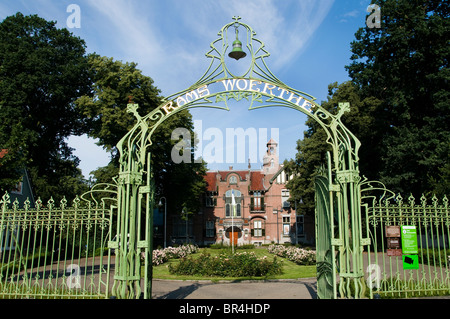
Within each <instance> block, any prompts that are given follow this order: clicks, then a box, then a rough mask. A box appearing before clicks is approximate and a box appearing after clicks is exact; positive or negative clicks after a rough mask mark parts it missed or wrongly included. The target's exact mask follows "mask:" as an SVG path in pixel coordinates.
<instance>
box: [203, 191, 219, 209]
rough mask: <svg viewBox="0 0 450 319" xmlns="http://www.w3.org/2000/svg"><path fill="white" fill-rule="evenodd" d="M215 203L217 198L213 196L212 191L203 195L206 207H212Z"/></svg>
mask: <svg viewBox="0 0 450 319" xmlns="http://www.w3.org/2000/svg"><path fill="white" fill-rule="evenodd" d="M216 205H217V199H216V198H214V195H213V193H212V192H206V196H205V206H206V207H214V206H216Z"/></svg>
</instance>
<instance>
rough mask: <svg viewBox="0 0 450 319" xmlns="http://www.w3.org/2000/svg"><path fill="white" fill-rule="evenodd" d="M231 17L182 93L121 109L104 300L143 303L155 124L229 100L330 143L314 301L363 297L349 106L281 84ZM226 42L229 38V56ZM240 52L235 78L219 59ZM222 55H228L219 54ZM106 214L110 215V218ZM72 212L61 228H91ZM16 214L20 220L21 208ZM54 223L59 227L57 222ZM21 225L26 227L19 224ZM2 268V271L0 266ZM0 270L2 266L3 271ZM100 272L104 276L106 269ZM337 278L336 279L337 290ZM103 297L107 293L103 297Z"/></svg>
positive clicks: (321, 190) (355, 144)
mask: <svg viewBox="0 0 450 319" xmlns="http://www.w3.org/2000/svg"><path fill="white" fill-rule="evenodd" d="M233 19H234V21H233V22H231V23H229V24H227V25H225V26H224V27H223V28H222V29H221V30H220V31H219V33H218V35H219V37H218V39H216V40H215V41H213V42H212V43H211V49H210V51H208V53H207V54H206V56H207V57H208V58H209V59H211V63H210V65H209V67H208V69H207V70H206V72H205V74H204V75H203V76H202V77H201V78H200V79H199V80H198V81H197V82H196V83H194V84H193V85H192V86H191V87H189V88H187V89H186V90H183V91H181V92H179V93H176V94H173V95H171V96H168V97H166V98H165V99H164V100H163V102H162V104H161V105H160V106H159V107H157V108H156V109H154V110H153V111H152V112H150V113H149V114H147V115H144V116H141V115H140V114H139V112H138V105H137V104H133V103H130V104H128V106H127V109H128V111H129V112H131V113H133V114H134V116H135V117H136V119H137V123H136V125H135V126H134V127H133V128H132V129H131V130H130V131H129V132H128V133H127V134H126V135H125V136H124V137H123V138H122V139H121V140H120V141H119V142H118V143H117V149H118V151H119V153H120V171H119V176H118V178H117V185H115V187H117V193H116V197H114V199H116V200H117V202H116V203H115V205H112V206H109V207H106V208H103V210H102V212H104V213H105V214H106V213H107V212H108V218H110V219H109V220H110V224H109V227H110V228H109V229H110V232H109V236H110V237H109V238H108V241H107V242H108V246H107V247H108V248H109V250H108V264H107V265H108V267H109V265H110V263H109V261H110V258H111V256H110V253H111V250H114V252H115V268H114V284H113V287H112V290H111V293H112V296H115V297H117V298H140V297H143V298H151V283H152V246H153V243H152V236H153V224H152V222H153V216H152V213H153V203H154V186H153V177H152V168H151V161H150V151H151V145H152V140H151V138H152V134H153V132H154V131H155V130H156V128H157V127H158V126H159V125H160V124H161V123H162V122H164V121H165V120H166V119H168V118H169V117H171V116H173V115H175V114H177V113H178V112H179V111H181V110H184V109H189V108H194V107H208V108H218V109H222V110H227V111H229V110H230V109H229V105H228V102H229V101H230V100H235V101H245V102H246V103H248V104H249V110H254V109H258V108H263V107H274V106H276V107H280V106H281V107H288V108H292V109H294V110H297V111H299V112H302V113H304V114H306V115H307V116H309V117H311V118H313V119H314V120H315V121H317V123H318V124H319V125H320V126H321V127H322V128H323V129H324V130H325V132H326V134H327V143H329V144H330V145H331V148H332V152H331V153H330V154H329V156H328V176H327V177H326V178H322V179H320V178H319V179H318V184H317V185H318V186H317V189H318V196H317V199H318V203H319V204H318V228H317V231H318V236H320V237H321V238H322V237H323V238H326V240H325V241H323V243H320V245H319V247H318V250H319V254H320V258H321V260H320V264H319V275H320V278H319V282H318V285H319V288H318V290H319V291H320V297H321V298H337V297H338V296H339V297H355V298H360V297H361V296H362V295H363V292H364V291H363V287H364V285H363V281H364V273H363V262H362V250H363V249H362V248H363V245H367V244H368V239H366V238H362V229H361V206H360V191H359V187H360V186H359V182H360V176H359V168H358V161H359V158H358V150H359V147H360V142H359V141H358V139H357V138H356V137H355V136H354V135H353V134H352V133H351V132H350V131H349V130H348V129H347V128H346V127H345V125H344V124H343V123H342V121H341V117H342V115H343V114H344V113H345V112H348V111H349V109H350V105H349V104H348V103H339V105H338V112H337V114H331V113H330V112H328V111H327V110H325V109H323V108H322V107H321V106H320V105H319V104H317V103H316V102H315V98H314V97H313V96H311V95H309V94H306V93H304V92H301V91H298V90H296V89H293V88H291V87H289V86H287V85H286V84H284V83H283V82H282V81H280V80H279V79H278V78H277V77H276V76H275V75H273V73H272V72H271V71H270V70H269V68H268V67H267V64H266V62H265V58H267V57H268V56H269V53H268V52H267V51H266V49H265V47H264V44H263V42H262V41H260V40H259V39H257V38H256V33H255V32H254V31H253V29H252V28H250V27H249V26H248V25H246V24H244V23H242V22H240V21H239V20H240V17H234V18H233ZM239 28H241V30H244V31H245V32H246V34H245V37H244V42H243V43H242V42H240V41H239V38H238V37H239V33H238V30H239ZM230 30H231V31H230ZM229 37H230V38H231V41H233V43H232V45H233V50H232V51H231V52H230V45H231V43H230V42H231V41H230V40H229ZM244 50H246V51H247V52H248V53H249V56H248V58H247V59H248V60H246V61H247V66H248V68H247V69H246V70H244V71H242V72H241V73H240V74H239V75H237V74H234V73H233V72H232V71H231V70H230V68H229V67H228V63H227V60H226V59H229V58H233V59H236V60H239V59H241V58H243V57H245V56H246V55H247V54H246V53H245V52H244ZM227 52H230V54H228V55H227ZM244 53H245V54H244ZM52 207H53V206H52ZM52 209H53V208H52ZM108 209H109V210H108ZM113 209H117V211H114V213H113V211H112V210H113ZM5 211H6V208H5ZM72 213H73V214H75V215H74V217H73V218H72V219H70V221H73V222H74V225H73V226H70V225H67V227H72V228H74V229H75V228H77V227H78V228H80V229H81V228H82V225H86V224H85V223H87V224H89V225H91V224H92V222H90V220H91V218H92V211H91V209H90V208H89V209H87V210H86V211H85V215H86V216H87V217H86V218H87V219H83V222H81V223H82V224H79V223H78V222H79V219H78V218H79V216H80V214H79V209H78V206H77V207H75V208H74V209H73V211H72ZM39 214H40V213H39ZM61 214H62V215H63V216H67V213H66V210H64V209H61ZM47 215H50V216H53V214H52V211H51V210H50V209H49V211H46V212H45V214H44V216H46V217H47ZM8 216H10V215H8V213H5V212H3V216H2V219H1V220H2V223H3V224H2V227H3V225H7V226H8V227H13V226H11V225H16V224H15V222H14V223H11V222H10V221H9V219H8V218H9V217H8ZM24 216H28V210H27V209H25V215H24ZM39 216H42V215H39ZM23 218H24V221H28V219H27V218H28V217H23ZM33 218H34V219H33V220H36V223H35V225H37V226H36V227H38V228H39V227H42V230H43V229H44V228H46V227H47V228H49V229H50V228H52V227H53V226H51V225H53V224H52V222H56V221H51V222H50V224H48V225H47V226H45V225H43V224H42V225H41V224H40V222H39V221H37V220H38V218H37V217H33ZM108 218H106V219H102V220H107V219H108ZM59 219H60V220H62V221H63V224H64V221H65V220H64V219H63V217H59ZM13 220H15V219H13ZM67 221H68V222H69V220H67ZM335 221H336V222H335ZM100 224H101V225H103V224H102V223H100ZM22 225H26V222H24V223H23V224H22ZM77 225H78V226H77ZM61 227H62V226H61ZM13 228H14V227H13ZM54 229H55V228H54ZM335 234H336V236H335ZM112 235H114V236H112ZM35 236H37V237H36V238H38V237H39V236H40V237H41V238H45V236H46V235H45V234H44V233H43V232H42V231H41V232H40V233H36V235H35ZM42 236H44V237H42ZM56 238H58V237H56V236H52V235H48V239H49V240H52V242H53V241H54V240H55V239H56ZM46 247H47V246H46ZM88 247H89V246H88ZM102 247H103V246H102ZM335 250H336V252H337V255H336V256H334V254H335ZM28 252H30V251H29V250H28ZM3 255H4V254H3ZM14 256H16V255H14ZM46 256H47V255H46ZM14 258H18V257H14ZM44 258H46V257H44ZM12 260H15V259H12ZM45 260H46V259H45ZM52 260H53V259H52ZM10 261H11V259H8V262H10ZM337 265H338V266H337ZM2 266H3V267H5V264H2ZM6 268H7V269H9V266H6ZM14 269H15V271H17V276H19V275H21V273H20V272H19V269H20V268H19V267H17V268H14ZM102 269H103V268H102ZM336 271H337V272H338V273H336ZM9 274H10V273H7V274H6V275H3V277H2V278H3V279H4V281H3V283H2V285H3V286H2V287H0V288H1V289H3V291H12V290H11V289H13V290H14V289H16V290H17V289H18V288H17V286H9V284H8V283H7V281H8V280H10V281H11V280H15V279H16V278H17V277H15V276H13V277H9V276H10V275H9ZM107 274H108V275H109V271H107ZM337 275H339V285H338V287H337V279H336V278H337V277H336V276H337ZM52 276H53V275H52ZM5 278H8V279H7V280H5ZM39 278H40V277H36V281H39ZM142 279H143V280H142ZM108 280H109V277H108V278H107V282H106V287H109V283H108ZM91 282H92V281H91ZM102 283H103V282H102ZM28 286H29V284H26V287H27V291H28ZM50 286H51V287H53V283H50ZM8 289H9V290H8ZM97 291H99V290H97ZM98 294H100V293H99V292H98ZM84 295H85V294H84V293H83V296H84ZM104 296H108V292H106V293H105V295H104Z"/></svg>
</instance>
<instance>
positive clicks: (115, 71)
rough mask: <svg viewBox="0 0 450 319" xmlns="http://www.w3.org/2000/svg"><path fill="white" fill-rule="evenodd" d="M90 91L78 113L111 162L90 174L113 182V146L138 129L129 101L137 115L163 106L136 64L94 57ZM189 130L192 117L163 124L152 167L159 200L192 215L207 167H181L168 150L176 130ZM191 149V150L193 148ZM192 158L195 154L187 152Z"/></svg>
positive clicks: (79, 103)
mask: <svg viewBox="0 0 450 319" xmlns="http://www.w3.org/2000/svg"><path fill="white" fill-rule="evenodd" d="M89 65H90V73H91V74H92V79H93V83H94V85H93V90H92V92H91V93H90V94H88V95H84V96H82V97H80V98H79V99H78V100H77V101H76V105H77V109H78V110H79V111H80V112H81V113H82V114H83V116H84V117H85V118H86V121H87V124H88V127H89V131H88V135H89V136H91V137H93V138H97V139H98V140H99V142H98V144H99V145H102V146H103V147H104V148H105V149H106V150H107V151H109V152H111V158H112V159H111V163H110V164H109V165H108V166H106V167H103V168H99V169H98V170H96V171H94V172H93V174H94V177H95V179H96V180H95V182H111V179H112V178H113V177H114V176H116V175H117V174H118V172H119V164H118V163H119V154H118V151H117V149H116V143H117V142H118V141H119V140H120V139H121V138H122V137H123V136H124V135H125V134H126V133H127V132H128V131H129V130H130V129H131V128H132V127H133V126H134V125H135V124H136V118H135V117H134V116H133V115H132V114H131V113H129V112H127V109H126V107H127V103H128V101H129V100H130V98H132V100H133V103H137V104H138V105H139V109H138V112H139V113H140V114H141V116H144V115H146V114H148V113H150V112H151V111H152V110H154V109H155V108H157V107H158V106H159V105H160V104H161V101H162V98H161V96H160V91H159V90H158V89H157V88H156V87H155V86H154V85H153V80H152V79H151V78H150V77H147V76H145V75H143V74H142V72H141V71H140V70H139V69H138V68H137V64H136V63H123V62H121V61H115V60H114V59H113V58H108V57H102V56H99V55H97V54H92V55H90V56H89ZM179 127H180V128H181V127H183V128H186V129H188V130H190V131H191V132H192V131H193V122H192V116H191V115H190V113H189V112H188V111H182V112H179V113H178V114H176V115H175V116H171V117H170V118H168V119H167V120H166V121H164V122H163V123H162V124H161V125H160V126H159V127H158V129H157V130H155V132H154V134H153V136H152V145H151V147H150V151H151V155H152V156H151V163H152V170H153V174H154V178H155V184H156V187H157V189H156V191H157V197H162V196H164V197H166V199H167V203H168V209H170V210H174V211H178V212H181V210H182V208H183V207H187V208H188V210H189V211H196V210H197V209H198V205H199V197H200V195H201V194H203V191H204V187H205V182H204V180H203V176H204V174H205V172H206V165H205V163H180V164H176V163H174V162H173V161H172V160H171V151H172V148H173V147H174V145H175V143H176V142H178V141H173V140H171V134H172V131H173V130H174V129H175V128H179ZM191 145H194V143H192V144H191ZM191 151H192V153H193V150H191Z"/></svg>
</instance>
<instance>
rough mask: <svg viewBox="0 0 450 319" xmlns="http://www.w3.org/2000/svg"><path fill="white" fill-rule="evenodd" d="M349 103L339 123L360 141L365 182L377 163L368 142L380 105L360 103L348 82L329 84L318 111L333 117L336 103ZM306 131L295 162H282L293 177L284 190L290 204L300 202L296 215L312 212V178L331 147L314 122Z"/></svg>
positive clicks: (370, 100)
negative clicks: (288, 196)
mask: <svg viewBox="0 0 450 319" xmlns="http://www.w3.org/2000/svg"><path fill="white" fill-rule="evenodd" d="M343 101H345V102H349V103H350V106H351V109H350V110H351V111H350V112H348V113H344V115H343V116H342V122H343V123H344V125H346V126H347V127H348V128H349V130H350V131H351V132H352V133H353V134H355V136H356V137H357V138H358V139H360V140H363V141H364V142H363V143H362V146H361V149H360V153H359V157H360V171H361V174H362V175H364V176H366V177H367V178H369V179H373V178H374V176H375V175H374V171H375V172H376V170H374V167H376V165H377V163H378V161H377V158H376V150H375V149H374V148H373V147H372V144H373V142H372V140H373V139H375V138H376V137H377V135H376V134H373V132H374V131H375V130H376V129H377V125H378V121H377V118H376V116H375V114H374V113H375V112H376V110H377V108H378V106H379V104H380V101H379V100H377V99H375V98H372V97H369V98H365V99H361V97H360V96H359V94H358V88H357V87H356V85H355V84H353V83H352V82H350V81H348V82H344V83H342V84H340V85H338V83H332V84H330V85H329V86H328V97H327V101H324V102H322V105H321V106H322V107H323V108H324V109H326V110H327V111H329V112H330V113H332V114H337V112H338V109H337V106H338V105H339V102H343ZM306 125H307V127H308V130H307V131H306V132H304V138H303V140H299V141H297V151H298V152H297V154H296V156H295V159H293V160H291V161H288V162H286V163H285V164H286V167H287V169H288V170H289V171H291V172H292V173H295V177H294V178H293V179H291V180H290V181H289V182H288V184H287V187H288V188H289V189H290V192H291V200H292V201H296V202H297V203H298V202H299V201H300V199H301V200H302V202H303V205H301V206H300V207H299V208H300V211H302V212H303V213H308V214H310V213H313V212H314V177H315V176H316V174H317V171H318V169H319V168H320V167H321V166H323V165H325V164H326V160H325V154H326V152H327V151H330V152H331V150H332V149H331V146H330V145H329V144H328V143H327V142H326V140H327V135H326V132H325V131H324V129H323V128H322V127H321V126H320V125H319V124H318V123H317V122H316V121H315V120H314V119H311V118H309V119H308V120H307V121H306Z"/></svg>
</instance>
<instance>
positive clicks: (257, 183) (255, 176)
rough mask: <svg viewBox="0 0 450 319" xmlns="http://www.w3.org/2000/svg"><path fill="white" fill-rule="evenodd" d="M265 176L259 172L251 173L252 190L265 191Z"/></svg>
mask: <svg viewBox="0 0 450 319" xmlns="http://www.w3.org/2000/svg"><path fill="white" fill-rule="evenodd" d="M263 179H264V174H263V173H261V172H258V171H254V172H250V190H251V191H260V190H264V184H263Z"/></svg>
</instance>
